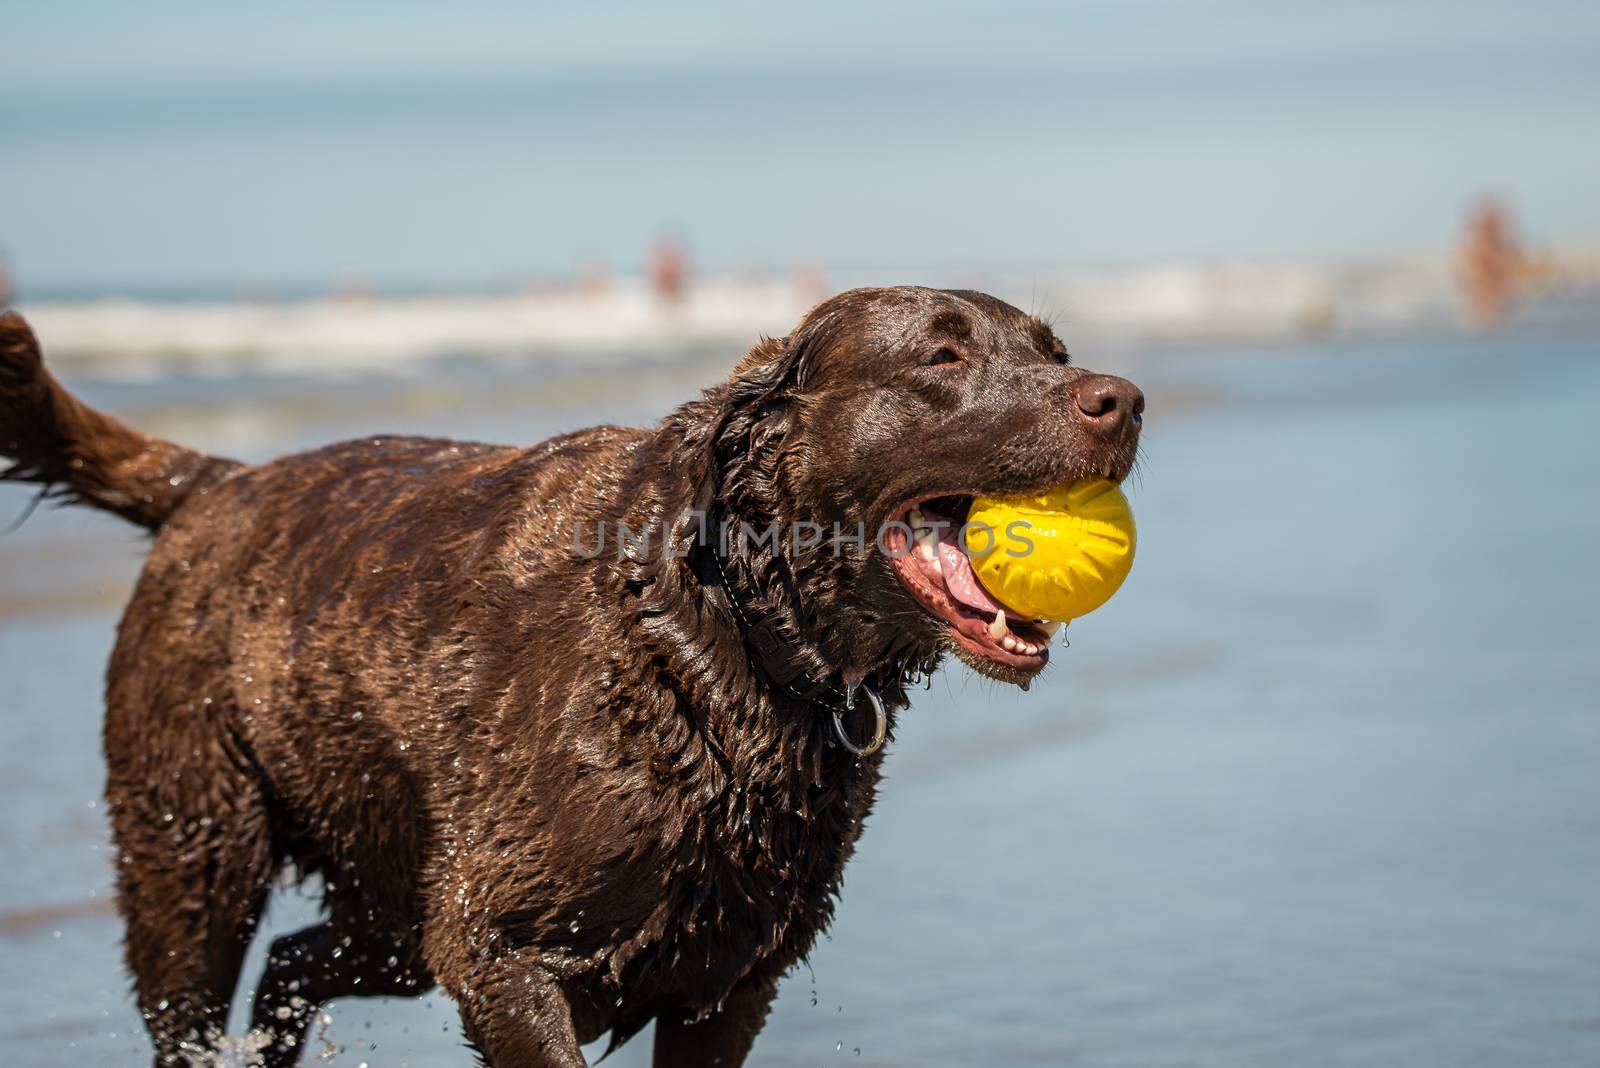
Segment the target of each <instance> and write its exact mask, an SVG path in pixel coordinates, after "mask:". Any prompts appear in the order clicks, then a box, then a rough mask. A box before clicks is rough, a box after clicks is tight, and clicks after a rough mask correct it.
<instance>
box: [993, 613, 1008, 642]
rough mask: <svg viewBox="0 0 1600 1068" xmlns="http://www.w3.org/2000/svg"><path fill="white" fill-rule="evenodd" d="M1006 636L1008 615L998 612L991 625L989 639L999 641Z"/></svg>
mask: <svg viewBox="0 0 1600 1068" xmlns="http://www.w3.org/2000/svg"><path fill="white" fill-rule="evenodd" d="M1006 634H1007V631H1006V614H1005V613H1004V612H996V613H995V614H994V622H992V623H990V624H989V637H991V638H993V639H994V640H995V641H999V640H1000V639H1001V638H1004V637H1005V636H1006Z"/></svg>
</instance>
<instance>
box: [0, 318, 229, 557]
mask: <svg viewBox="0 0 1600 1068" xmlns="http://www.w3.org/2000/svg"><path fill="white" fill-rule="evenodd" d="M0 458H4V459H9V460H11V461H12V463H11V466H10V467H8V468H6V469H5V470H4V471H0V481H6V482H37V483H40V484H42V485H43V486H44V487H45V488H44V490H42V491H41V492H42V494H44V495H47V496H53V497H58V498H62V499H65V500H66V501H69V502H78V503H82V504H90V505H93V506H94V507H96V508H104V509H105V510H106V511H108V512H115V513H116V514H117V515H120V516H121V517H122V518H124V519H126V520H129V521H130V522H133V523H138V524H139V525H140V526H142V527H146V528H148V529H150V530H157V529H159V528H160V526H161V524H163V523H165V522H166V521H167V518H168V517H169V516H170V515H172V513H173V512H174V511H176V510H177V508H178V505H180V504H182V503H183V500H184V498H185V497H187V496H188V495H189V494H190V493H191V492H192V491H193V490H194V489H196V488H197V487H199V486H202V485H207V484H209V483H212V482H215V481H216V480H217V479H218V478H220V477H222V476H223V475H224V474H226V473H227V472H229V471H231V470H233V469H234V468H236V467H238V466H239V465H238V464H237V463H236V462H235V461H233V460H223V459H219V458H217V457H214V456H207V455H205V454H204V453H199V452H195V451H194V450H193V449H186V448H184V447H183V446H181V445H174V444H173V443H172V442H170V441H162V440H161V439H160V438H153V437H150V436H149V435H146V434H141V433H139V432H138V431H137V430H134V429H133V428H132V427H129V426H126V425H125V424H123V423H121V422H119V421H118V420H116V419H113V418H112V417H111V416H109V415H106V414H105V413H104V412H97V411H95V410H94V409H93V408H91V407H89V406H88V405H87V404H84V403H83V402H82V401H80V400H78V398H76V397H74V396H73V395H72V394H71V393H68V392H67V391H66V389H65V388H63V387H62V385H61V383H59V382H57V381H56V379H55V376H54V375H52V374H51V373H50V372H49V370H48V369H47V368H46V367H45V365H44V359H43V358H42V357H41V355H40V353H39V342H38V339H37V338H35V337H34V336H33V331H32V330H31V329H30V328H29V326H28V324H27V322H26V321H25V320H24V319H23V318H22V316H20V315H18V314H17V313H16V312H6V313H4V314H0Z"/></svg>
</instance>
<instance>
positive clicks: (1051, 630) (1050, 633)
mask: <svg viewBox="0 0 1600 1068" xmlns="http://www.w3.org/2000/svg"><path fill="white" fill-rule="evenodd" d="M1064 625H1065V624H1063V623H1062V622H1061V620H1059V619H1057V620H1054V621H1052V622H1050V623H1040V624H1039V629H1040V630H1042V631H1044V636H1045V637H1046V638H1054V637H1055V636H1056V632H1057V631H1059V630H1060V629H1061V628H1062V627H1063V626H1064Z"/></svg>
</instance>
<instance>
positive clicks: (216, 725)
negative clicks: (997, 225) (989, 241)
mask: <svg viewBox="0 0 1600 1068" xmlns="http://www.w3.org/2000/svg"><path fill="white" fill-rule="evenodd" d="M1143 405H1144V399H1143V397H1142V396H1141V395H1140V393H1139V391H1138V390H1137V389H1135V388H1134V386H1133V385H1132V384H1130V383H1129V382H1126V381H1124V380H1122V379H1119V378H1113V377H1109V376H1106V375H1098V374H1094V373H1092V372H1090V371H1085V370H1082V369H1080V368H1078V367H1075V366H1073V365H1072V363H1071V361H1070V360H1069V359H1068V356H1067V352H1066V350H1065V349H1064V348H1063V347H1062V344H1061V342H1060V341H1059V340H1057V339H1056V337H1055V336H1054V334H1053V333H1052V332H1051V330H1050V328H1049V327H1048V326H1047V325H1046V324H1045V323H1043V322H1041V321H1039V320H1038V319H1036V318H1033V317H1031V316H1029V315H1026V314H1024V313H1023V312H1021V311H1019V310H1017V309H1016V308H1013V307H1011V306H1010V305H1008V304H1005V303H1003V302H1002V301H999V300H996V299H995V298H993V297H990V296H985V295H984V294H981V293H974V292H958V291H937V290H929V289H920V288H895V289H860V290H855V291H852V292H848V293H844V294H841V295H839V296H836V297H833V298H832V299H830V300H828V301H826V302H824V303H823V304H821V305H819V306H818V307H817V308H815V309H814V310H813V311H812V312H811V313H810V314H808V315H807V316H806V317H805V320H804V321H803V322H802V323H801V324H800V325H799V327H798V328H797V329H796V330H795V331H794V333H793V334H791V335H790V336H789V337H787V338H783V339H781V340H763V341H761V342H760V343H759V344H757V345H756V346H755V347H754V348H753V349H751V350H750V352H749V354H748V355H746V356H745V357H744V359H743V360H741V361H740V362H739V364H738V365H737V367H735V368H734V370H733V373H732V375H731V376H730V377H729V378H728V380H727V381H725V382H723V383H721V384H719V385H717V386H714V387H713V388H711V389H709V390H706V391H705V392H704V393H703V394H702V395H701V397H700V398H699V399H696V400H692V401H689V402H688V403H686V404H684V405H683V406H681V407H680V408H678V409H677V410H676V411H674V412H672V413H671V414H670V415H668V416H667V417H666V419H665V420H664V421H663V422H662V423H660V425H658V426H656V427H654V428H652V429H627V428H622V427H612V426H601V427H594V428H591V429H588V430H582V431H578V432H576V433H572V434H566V435H563V436H561V437H556V438H552V439H550V440H548V441H544V442H541V443H539V444H537V445H534V446H531V447H526V448H510V447H504V446H496V445H481V444H470V443H464V442H455V441H444V440H437V439H431V438H396V437H374V438H367V439H365V440H361V441H353V442H347V443H345V444H340V445H332V446H329V447H327V448H322V449H318V450H315V451H312V452H308V453H303V454H301V455H297V456H290V457H287V458H284V459H280V460H275V461H272V462H270V463H265V464H261V465H258V466H246V465H243V464H239V463H236V462H234V461H231V460H226V459H222V458H219V457H213V456H206V455H202V454H200V453H198V452H195V451H192V450H190V449H186V448H184V447H182V446H180V445H176V444H172V443H170V442H166V441H161V440H158V439H155V438H151V437H147V436H146V435H144V434H140V433H138V432H137V431H135V430H132V429H130V428H128V427H127V426H125V425H123V424H122V423H120V422H118V421H117V420H115V419H113V418H111V417H110V416H108V415H105V414H102V413H100V412H97V411H94V410H93V409H90V408H88V407H86V406H85V405H83V404H82V403H80V402H79V401H78V400H76V399H75V398H73V397H72V396H71V395H70V394H69V393H67V392H66V391H65V390H64V389H63V388H62V387H61V386H60V385H59V384H58V383H57V381H56V380H55V379H54V378H53V377H52V376H51V375H50V373H49V372H48V371H47V370H46V369H45V367H44V365H43V363H42V362H41V359H40V354H39V349H38V346H37V343H36V341H35V339H34V336H33V334H32V333H31V332H30V330H29V328H28V326H27V325H26V324H25V323H24V322H23V320H22V319H21V318H20V317H18V316H16V315H9V316H6V317H4V318H0V452H3V453H4V454H5V455H6V456H8V457H10V458H11V460H12V461H13V464H12V466H11V467H10V468H9V470H8V471H7V472H6V473H5V477H6V478H8V479H11V480H16V481H27V482H36V483H43V484H44V486H46V487H47V489H46V490H44V491H41V492H49V493H53V494H55V495H58V496H60V497H63V498H65V499H67V500H69V501H75V502H80V503H84V504H89V505H94V506H96V507H99V508H103V509H106V510H108V511H111V512H115V513H116V514H118V515H120V516H122V517H123V518H125V519H128V520H131V521H132V522H134V523H137V524H139V525H141V526H143V527H145V528H147V529H148V530H150V531H151V532H152V533H153V535H154V539H153V541H152V543H151V548H150V557H149V562H148V563H147V564H146V565H145V568H144V572H143V574H142V575H141V577H140V579H139V582H138V586H137V588H136V590H135V591H134V594H133V599H132V600H131V601H130V602H129V604H128V608H127V611H126V614H125V615H124V616H123V618H122V624H121V628H120V630H119V632H118V636H117V643H116V649H115V651H114V652H113V654H112V656H111V663H110V668H109V672H108V679H107V689H106V725H105V750H106V761H107V765H108V769H109V774H108V781H107V786H106V793H107V798H108V801H109V811H110V817H111V824H112V831H113V834H114V837H115V840H116V846H117V850H118V863H117V868H116V880H117V901H118V904H119V907H120V910H121V913H122V916H123V918H124V920H125V921H126V923H127V939H126V948H127V962H128V966H129V968H130V969H131V970H132V972H133V975H134V979H135V982H136V985H137V990H138V999H139V1005H140V1008H141V1009H142V1011H143V1014H144V1018H145V1020H146V1021H147V1022H148V1025H149V1030H150V1034H151V1036H152V1037H153V1039H154V1042H155V1047H156V1063H157V1064H159V1065H171V1064H182V1063H191V1062H192V1063H202V1062H203V1063H210V1061H209V1060H208V1059H207V1057H208V1051H210V1050H211V1049H212V1048H213V1046H214V1044H215V1043H216V1041H217V1039H218V1036H219V1035H220V1033H221V1031H222V1028H223V1027H224V1024H225V1021H226V1018H227V1013H228V1007H229V1003H230V1001H231V999H232V997H233V992H234V987H235V985H236V982H237V980H238V976H239V971H240V967H241V961H242V959H243V957H244V954H245V950H246V947H247V946H248V944H249V942H250V939H251V936H252V933H253V932H254V930H255V927H256V923H257V920H258V918H259V916H260V913H261V910H262V906H263V903H264V902H265V901H266V898H267V893H268V889H269V887H271V886H272V885H273V882H274V879H275V877H277V876H278V874H279V873H280V871H281V870H283V869H285V868H288V869H289V870H292V871H293V872H294V873H295V874H296V875H297V876H298V877H299V878H301V879H304V878H307V877H310V876H317V877H319V879H320V884H321V886H322V888H323V893H324V895H325V904H326V911H327V919H326V920H325V921H324V922H322V923H319V924H317V925H315V926H313V927H311V928H309V929H308V930H304V931H301V932H299V933H297V934H293V935H289V936H287V937H284V938H280V939H278V940H277V941H275V942H274V943H273V944H272V947H271V952H270V956H269V963H268V966H267V968H266V972H265V974H264V975H263V976H262V977H261V980H260V982H259V984H258V986H257V993H256V1003H255V1010H254V1023H255V1026H256V1027H257V1028H259V1029H260V1031H261V1032H262V1033H263V1035H264V1036H265V1039H264V1040H265V1041H267V1042H268V1045H267V1048H266V1049H265V1051H264V1055H265V1057H266V1060H267V1063H269V1064H273V1065H287V1064H293V1063H294V1062H295V1060H296V1058H297V1056H298V1053H299V1048H300V1046H301V1044H302V1041H303V1039H304V1036H305V1033H306V1027H307V1023H308V1021H309V1019H310V1018H311V1017H312V1015H313V1014H314V1012H315V1010H316V1008H317V1006H319V1005H321V1004H323V1003H326V1002H328V1001H330V1000H331V999H334V998H340V997H354V996H365V995H404V994H418V993H420V992H422V991H425V990H427V989H429V988H430V987H432V986H433V985H434V984H435V983H440V984H443V985H444V987H445V989H447V990H448V991H449V992H450V994H451V996H453V997H454V998H455V999H456V1000H457V1001H458V1002H459V1003H460V1009H461V1016H462V1020H463V1021H464V1024H465V1029H466V1034H467V1037H468V1038H469V1039H470V1041H471V1042H472V1043H473V1045H474V1046H475V1047H476V1049H477V1050H478V1051H479V1052H480V1054H481V1056H482V1058H483V1060H484V1061H485V1062H486V1063H488V1064H492V1065H496V1066H500V1068H510V1066H519V1068H520V1066H532V1065H549V1066H563V1068H565V1066H576V1065H581V1064H583V1063H584V1061H583V1055H582V1053H581V1051H580V1049H579V1047H580V1044H582V1043H586V1042H589V1041H592V1040H594V1039H596V1038H598V1037H599V1036H601V1035H603V1034H605V1033H606V1032H609V1033H610V1036H611V1043H612V1046H613V1047H615V1046H616V1045H619V1044H621V1043H622V1042H624V1041H626V1040H627V1039H628V1038H629V1037H631V1036H632V1035H634V1034H635V1033H636V1032H638V1031H639V1030H640V1029H641V1028H643V1027H644V1026H645V1025H646V1024H648V1023H650V1022H651V1021H655V1024H656V1030H655V1054H654V1056H655V1064H657V1065H658V1066H663V1068H665V1066H688V1065H704V1064H719V1065H725V1066H734V1065H738V1064H740V1063H741V1062H742V1061H743V1060H744V1058H745V1055H746V1053H747V1052H748V1051H749V1049H750V1047H751V1044H752V1042H753V1041H754V1039H755V1037H756V1034H757V1032H759V1031H760V1029H761V1026H762V1023H763V1021H764V1020H765V1018H766V1015H767V1009H768V1004H769V1002H770V1001H771V1000H772V997H773V994H774V991H775V989H776V987H777V983H778V981H779V979H780V978H781V977H782V976H783V975H784V974H785V973H786V972H787V971H789V970H790V969H791V968H793V967H794V966H796V964H797V963H798V962H800V961H801V960H802V959H803V958H804V957H805V956H806V954H807V952H808V951H809V950H810V948H811V946H812V944H813V942H814V941H815V939H816V937H817V934H818V933H819V932H820V931H822V930H823V929H824V928H825V927H826V926H827V924H828V922H829V919H830V918H831V915H832V911H833V901H834V897H835V895H836V894H837V892H838V889H839V885H840V877H841V874H842V872H843V871H844V866H845V863H846V862H847V861H848V860H849V858H850V855H851V852H852V850H853V848H854V846H855V842H856V838H857V836H858V835H859V834H860V831H861V826H862V820H863V819H864V818H865V816H866V815H867V813H868V812H869V811H870V809H871V807H872V803H873V796H874V791H875V789H876V786H877V783H878V779H879V769H880V763H881V760H882V756H883V752H882V749H881V748H880V746H881V743H882V741H883V738H884V737H885V735H886V734H888V733H890V732H892V730H893V720H894V715H895V713H896V712H897V711H899V710H901V709H902V708H904V707H905V705H906V704H907V696H906V693H907V689H908V687H909V686H910V685H911V684H912V683H913V682H914V681H916V680H917V679H919V678H920V677H921V676H923V675H924V674H926V673H927V672H930V671H932V670H933V669H934V668H935V667H936V666H937V665H938V664H939V662H940V661H941V660H942V659H943V658H944V657H945V656H946V654H950V653H953V654H955V655H956V656H957V657H959V658H961V659H962V660H964V661H965V662H966V663H968V664H969V665H971V666H972V667H973V668H975V669H976V670H977V671H979V672H981V673H983V674H985V675H989V676H992V677H994V678H997V679H1001V680H1004V681H1007V682H1011V683H1016V684H1019V685H1024V686H1025V685H1026V684H1027V683H1028V682H1029V680H1031V679H1032V678H1033V677H1034V676H1035V675H1036V674H1037V673H1038V672H1039V670H1040V669H1041V668H1043V667H1044V665H1045V663H1046V661H1047V659H1048V657H1049V627H1048V621H1040V620H1032V619H1024V618H1018V617H1016V616H1015V615H1013V614H1011V613H1009V612H1007V611H1004V610H992V609H991V607H989V605H990V602H987V599H986V598H984V597H983V596H982V595H979V594H976V593H975V592H974V591H975V590H976V588H977V584H976V582H974V581H973V580H972V574H971V569H970V567H969V566H968V564H967V561H966V559H965V557H964V556H962V554H961V553H959V552H950V551H947V550H948V549H949V548H950V543H949V533H948V531H949V529H950V527H951V526H952V525H959V524H960V522H961V520H962V519H963V517H964V515H965V509H966V507H967V505H968V503H969V502H970V499H971V495H972V494H974V493H980V492H981V493H990V494H998V493H1011V492H1017V491H1026V490H1040V489H1044V488H1046V487H1052V486H1055V485H1058V484H1060V483H1063V482H1066V481H1068V480H1071V479H1075V478H1079V477H1082V476H1086V475H1091V474H1100V475H1108V476H1109V477H1111V478H1113V479H1118V480H1120V479H1122V478H1123V477H1124V476H1126V475H1127V473H1128V471H1129V469H1130V467H1131V466H1132V464H1133V461H1134V456H1135V451H1136V448H1137V443H1138V437H1139V424H1140V412H1141V410H1142V408H1143Z"/></svg>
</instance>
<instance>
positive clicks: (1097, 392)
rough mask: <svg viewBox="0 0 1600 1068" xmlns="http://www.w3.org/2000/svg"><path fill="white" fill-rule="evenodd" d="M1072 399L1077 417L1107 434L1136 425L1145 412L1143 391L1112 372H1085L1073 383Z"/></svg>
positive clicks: (1096, 430)
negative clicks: (1107, 373) (1098, 373)
mask: <svg viewBox="0 0 1600 1068" xmlns="http://www.w3.org/2000/svg"><path fill="white" fill-rule="evenodd" d="M1072 399H1073V401H1074V407H1076V408H1077V415H1078V418H1079V419H1082V420H1083V421H1084V422H1085V423H1087V424H1088V426H1089V429H1091V430H1093V431H1094V432H1095V433H1097V434H1103V435H1105V436H1106V437H1111V436H1112V435H1115V434H1118V433H1120V432H1122V431H1123V430H1124V429H1125V428H1126V427H1127V426H1128V424H1129V423H1132V424H1133V425H1134V426H1138V425H1139V423H1140V421H1141V418H1142V417H1143V415H1144V393H1143V392H1141V391H1140V389H1139V387H1138V386H1136V385H1134V384H1133V383H1132V382H1129V381H1128V380H1127V379H1126V378H1118V377H1116V376H1115V375H1085V376H1084V377H1083V378H1080V379H1078V381H1077V382H1075V383H1073V386H1072Z"/></svg>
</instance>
